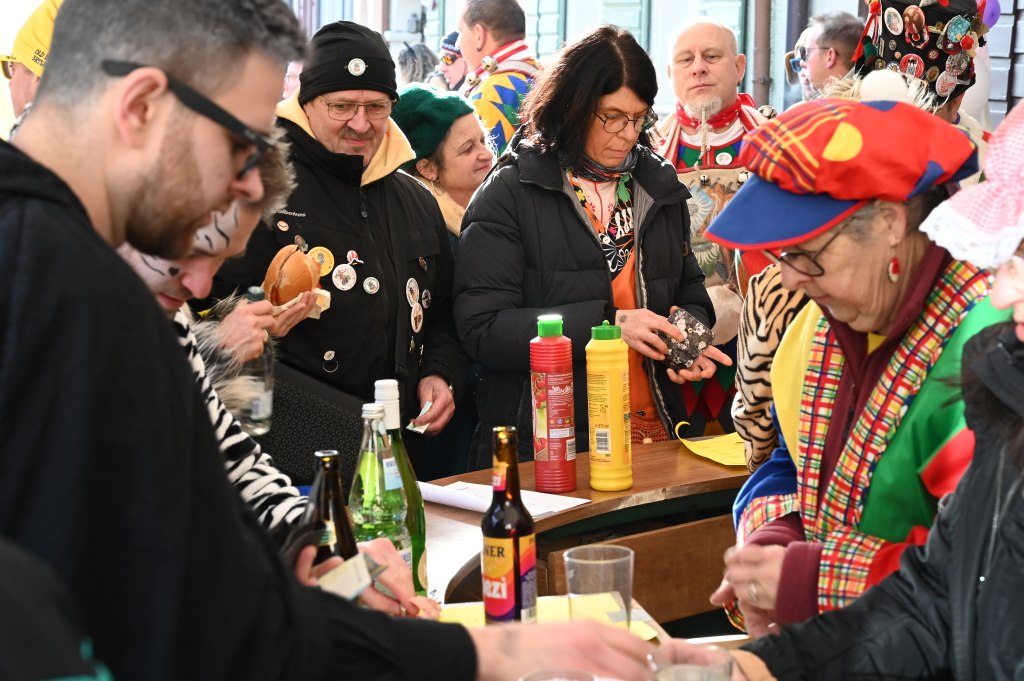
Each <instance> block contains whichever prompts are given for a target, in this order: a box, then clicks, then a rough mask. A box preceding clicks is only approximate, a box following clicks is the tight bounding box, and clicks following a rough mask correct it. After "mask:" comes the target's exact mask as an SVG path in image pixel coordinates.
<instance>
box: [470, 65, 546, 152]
mask: <svg viewBox="0 0 1024 681" xmlns="http://www.w3.org/2000/svg"><path fill="white" fill-rule="evenodd" d="M532 84H533V80H532V79H531V78H530V77H529V76H527V75H525V74H522V73H518V72H507V73H495V74H493V75H491V77H490V78H488V79H487V80H486V81H485V82H484V83H483V85H482V86H481V87H480V89H479V91H477V92H476V93H475V94H474V95H473V96H472V102H471V103H472V104H473V108H475V109H476V114H477V115H478V116H479V117H480V120H481V121H483V124H484V129H486V130H487V131H489V133H490V136H491V141H492V142H494V147H495V151H496V153H498V154H499V155H500V154H501V153H502V152H503V151H505V147H506V146H507V145H508V141H509V140H510V139H512V135H514V134H515V132H516V129H517V128H518V127H519V105H520V104H521V103H522V101H523V98H524V97H526V93H527V92H529V91H530V86H531V85H532Z"/></svg>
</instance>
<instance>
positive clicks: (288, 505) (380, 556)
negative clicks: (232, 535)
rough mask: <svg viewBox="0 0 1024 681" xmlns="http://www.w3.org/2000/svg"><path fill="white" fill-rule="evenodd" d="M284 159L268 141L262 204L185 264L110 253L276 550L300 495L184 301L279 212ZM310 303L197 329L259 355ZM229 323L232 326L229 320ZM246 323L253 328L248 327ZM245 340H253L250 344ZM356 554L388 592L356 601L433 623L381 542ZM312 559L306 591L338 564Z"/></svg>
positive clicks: (297, 515) (215, 227)
mask: <svg viewBox="0 0 1024 681" xmlns="http://www.w3.org/2000/svg"><path fill="white" fill-rule="evenodd" d="M287 153H288V152H287V145H286V144H284V143H283V142H281V141H280V140H276V141H275V143H274V146H273V147H272V148H271V149H270V150H269V151H268V152H267V153H266V154H264V155H263V157H262V158H261V159H260V162H259V163H258V164H257V168H258V169H259V171H260V177H261V179H262V181H263V189H264V193H263V198H262V199H261V200H259V201H256V202H248V201H236V202H235V203H234V204H233V205H232V206H231V207H230V208H229V209H228V210H227V211H225V212H223V213H214V214H213V219H212V220H211V221H210V224H208V225H206V226H205V227H201V228H200V229H199V230H198V231H197V232H196V236H195V242H194V244H193V246H192V250H191V252H190V253H189V254H188V255H187V256H186V257H185V258H183V259H181V260H164V259H162V258H157V257H154V256H151V255H146V254H145V253H140V252H139V251H137V250H135V249H134V248H133V247H132V246H131V245H130V244H128V243H125V244H123V245H122V246H121V247H120V248H119V249H118V253H120V254H121V257H123V258H124V259H125V261H126V262H127V263H128V264H129V265H131V267H132V269H133V270H135V272H136V274H138V275H139V276H140V277H141V278H142V280H143V281H144V282H145V283H146V286H147V287H148V288H149V290H150V291H151V292H152V293H153V295H154V296H155V297H156V300H157V302H158V303H159V304H160V307H161V308H162V309H163V310H164V312H165V313H167V314H168V316H170V317H171V318H172V322H173V324H174V329H175V331H176V332H177V334H178V342H179V343H180V344H181V347H182V349H183V350H184V351H185V355H186V357H188V362H189V366H191V367H192V373H193V375H194V377H195V380H196V383H197V384H198V386H199V390H200V393H201V395H202V400H203V401H204V402H205V403H206V407H207V411H208V412H209V414H210V421H211V422H212V424H213V429H214V432H215V434H216V436H217V440H218V443H219V445H220V451H221V454H223V455H224V459H225V461H224V464H225V466H226V467H227V474H228V480H229V481H230V482H231V484H232V485H233V486H234V487H235V489H237V490H238V493H239V494H240V495H241V497H242V500H243V501H244V502H245V503H246V504H247V505H248V506H249V507H250V508H251V509H252V510H253V511H254V512H255V513H256V515H257V517H258V518H259V520H260V524H261V525H263V527H264V528H266V529H267V530H268V531H269V532H270V534H271V536H272V537H273V538H274V539H275V541H277V542H278V543H279V544H280V543H283V542H284V541H285V539H286V538H287V536H288V533H289V531H290V530H291V529H292V528H293V527H294V525H295V523H297V522H299V520H300V519H301V518H302V515H303V513H304V511H305V507H306V497H305V496H304V495H302V494H300V493H299V490H298V489H296V488H295V487H294V486H293V485H292V484H291V480H289V478H288V476H287V475H285V474H284V473H282V472H281V471H279V470H278V469H277V468H276V467H275V466H274V462H273V460H272V459H271V458H270V456H269V455H268V454H266V453H265V452H262V451H261V450H260V446H259V444H258V443H257V442H256V441H255V440H254V439H252V438H251V437H249V436H248V435H246V434H245V432H244V431H243V430H242V427H241V425H240V424H239V423H238V421H237V420H236V419H235V417H234V416H233V415H232V414H231V413H230V412H229V411H228V409H227V408H226V407H225V405H224V402H223V401H222V400H221V398H220V396H219V395H218V393H217V391H216V390H215V389H214V386H213V385H211V378H210V376H209V371H208V367H207V363H206V361H205V360H204V357H203V356H202V355H201V354H200V352H199V341H198V340H197V338H196V335H195V333H194V332H193V323H192V321H191V319H190V317H191V315H190V313H189V309H188V307H187V306H186V305H185V301H186V300H189V299H191V298H193V297H197V296H199V297H202V296H205V295H206V294H207V293H208V292H209V290H210V286H211V285H212V284H213V275H214V274H216V272H217V269H218V268H219V267H220V266H221V264H223V263H224V262H225V261H226V260H229V259H231V258H235V257H238V256H240V255H241V254H242V253H244V252H245V247H246V244H247V243H248V242H249V237H250V236H251V235H252V233H253V230H254V229H255V228H256V225H257V224H258V223H259V220H260V217H261V216H263V217H266V216H268V215H273V213H275V212H276V211H277V210H279V209H280V208H282V207H283V206H284V204H285V202H286V201H287V199H288V194H290V193H291V191H292V189H293V188H294V187H295V182H294V172H293V171H292V170H291V167H290V166H289V165H288V162H287ZM314 301H315V296H314V295H313V294H312V293H311V292H306V293H303V294H302V296H301V300H300V301H299V302H298V303H297V304H295V305H293V306H292V307H290V308H289V309H287V310H285V311H283V312H282V313H281V314H280V315H278V316H277V317H274V316H273V314H272V311H273V306H272V305H271V304H270V303H269V302H268V301H262V302H260V303H253V304H246V305H238V306H237V307H236V308H235V310H234V311H233V312H232V313H231V314H229V315H228V316H227V317H226V318H225V319H224V321H223V322H212V323H211V322H201V323H200V324H201V325H202V326H224V325H228V324H234V325H235V326H236V327H237V328H236V329H235V330H234V331H229V332H228V335H229V337H230V336H232V335H234V336H237V337H238V338H240V339H243V344H242V346H241V347H240V348H235V349H236V350H241V351H242V353H243V354H250V353H249V351H248V350H247V349H246V348H248V347H250V346H252V347H255V348H258V350H257V352H261V351H262V350H263V343H264V341H265V340H266V338H267V337H268V334H269V332H268V331H265V329H269V328H274V329H275V334H274V335H282V336H283V335H284V334H285V333H287V331H288V329H289V328H291V326H294V324H295V323H297V322H298V321H300V320H302V319H304V318H305V317H306V315H307V314H308V312H309V310H310V309H311V307H312V305H313V302H314ZM282 317H285V319H282ZM235 319H238V320H240V321H238V322H234V321H232V320H235ZM250 322H251V324H252V325H253V326H254V327H255V328H254V329H249V326H250ZM253 334H254V335H255V338H252V336H253ZM246 341H248V342H246ZM360 548H361V549H362V550H363V551H364V552H366V553H368V554H369V555H371V556H372V557H373V559H374V560H375V561H376V562H378V563H380V564H382V565H387V566H388V568H389V569H388V570H387V571H385V572H384V573H383V574H382V575H381V576H380V580H381V582H382V583H384V584H385V585H386V586H387V587H388V588H389V589H390V590H391V592H392V593H393V594H395V597H394V598H392V597H390V596H385V595H384V594H382V593H380V592H379V591H377V590H376V589H375V588H373V587H369V588H368V589H367V590H366V591H364V592H363V594H362V595H361V596H360V598H361V600H362V602H363V603H364V604H365V605H368V606H369V607H372V608H374V609H375V610H381V611H383V612H389V613H391V614H394V615H398V614H402V613H403V611H404V613H406V614H409V615H410V616H416V615H419V614H420V610H421V609H426V610H427V613H424V614H425V615H430V616H432V617H433V618H435V619H436V616H437V614H439V611H438V610H437V609H436V606H435V604H434V603H433V602H432V601H428V600H427V599H418V598H416V597H415V590H414V588H413V584H412V573H411V571H410V570H409V568H408V566H407V565H406V563H405V560H404V559H403V558H402V557H401V555H400V554H399V553H398V551H397V550H396V549H395V547H394V545H393V544H392V543H391V542H390V541H389V540H387V539H384V540H374V541H373V542H366V543H363V544H360ZM314 555H315V549H312V548H311V547H307V549H306V550H305V552H304V553H303V554H301V555H300V556H299V558H298V560H297V562H296V564H295V573H296V577H298V579H299V580H300V581H301V582H303V583H304V584H306V585H307V586H315V585H316V578H317V577H319V576H321V575H323V574H325V573H326V572H328V571H329V570H330V569H332V568H333V567H335V566H336V565H338V564H339V563H340V561H327V562H325V563H323V564H322V565H319V566H317V567H316V568H313V566H312V560H313V556H314Z"/></svg>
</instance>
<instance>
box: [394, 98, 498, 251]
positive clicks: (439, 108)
mask: <svg viewBox="0 0 1024 681" xmlns="http://www.w3.org/2000/svg"><path fill="white" fill-rule="evenodd" d="M391 118H392V119H393V120H394V121H395V122H396V123H398V127H399V128H401V129H402V132H404V133H405V135H406V137H408V138H409V143H410V144H412V148H413V151H415V152H416V158H414V159H413V160H411V161H409V162H408V163H406V164H405V165H403V166H402V169H403V170H405V171H406V172H408V173H411V174H412V175H414V176H415V177H417V178H418V179H420V180H422V182H423V184H425V185H427V186H428V187H429V188H430V191H431V193H432V194H433V195H434V198H436V199H437V203H438V205H439V206H440V207H441V213H443V214H444V220H445V222H446V223H447V225H448V231H449V232H450V233H451V234H452V236H453V237H455V238H457V237H458V236H459V231H460V230H461V229H462V214H463V213H465V212H466V206H468V205H469V200H470V199H471V198H473V192H475V191H476V189H477V187H479V186H480V184H481V183H482V182H483V181H484V178H485V177H487V173H488V172H490V170H491V166H492V165H494V152H493V150H492V149H491V147H490V145H489V142H488V139H487V133H486V132H484V129H483V126H482V125H480V119H479V118H477V117H476V114H475V113H474V111H473V107H472V106H470V104H469V103H468V102H467V101H466V98H465V97H463V96H462V95H459V94H458V93H455V92H444V91H441V90H436V89H434V88H432V87H429V86H426V85H423V84H421V83H413V84H411V85H409V86H408V87H405V88H403V89H402V91H401V92H400V93H399V100H398V104H396V105H395V108H394V111H393V112H392V114H391ZM453 244H454V242H453Z"/></svg>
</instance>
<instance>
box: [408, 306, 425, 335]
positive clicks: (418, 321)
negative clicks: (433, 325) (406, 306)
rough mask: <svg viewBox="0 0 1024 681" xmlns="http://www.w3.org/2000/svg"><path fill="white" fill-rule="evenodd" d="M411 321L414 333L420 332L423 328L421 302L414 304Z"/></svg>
mask: <svg viewBox="0 0 1024 681" xmlns="http://www.w3.org/2000/svg"><path fill="white" fill-rule="evenodd" d="M411 321H412V330H413V333H419V332H420V330H421V329H422V328H423V307H422V306H421V305H420V304H419V303H416V304H415V305H413V306H412V319H411Z"/></svg>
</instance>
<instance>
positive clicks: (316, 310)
mask: <svg viewBox="0 0 1024 681" xmlns="http://www.w3.org/2000/svg"><path fill="white" fill-rule="evenodd" d="M313 293H315V294H316V304H314V305H313V309H312V310H310V311H309V314H308V315H306V318H307V319H320V314H321V313H322V312H323V311H324V310H329V309H330V308H331V292H330V291H327V290H324V289H322V288H317V289H313ZM301 297H302V296H301V295H299V296H295V298H293V299H292V300H289V301H288V302H287V303H285V304H284V305H275V306H274V316H275V317H276V316H277V315H279V314H281V313H282V312H284V311H285V310H287V309H288V308H290V307H291V306H292V305H295V304H296V303H297V302H299V298H301Z"/></svg>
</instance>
